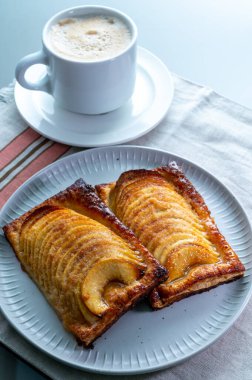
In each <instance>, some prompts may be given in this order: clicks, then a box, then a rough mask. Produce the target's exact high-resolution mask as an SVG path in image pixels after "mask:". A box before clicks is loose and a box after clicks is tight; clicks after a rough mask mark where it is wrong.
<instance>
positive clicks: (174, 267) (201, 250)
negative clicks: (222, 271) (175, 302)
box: [166, 244, 219, 282]
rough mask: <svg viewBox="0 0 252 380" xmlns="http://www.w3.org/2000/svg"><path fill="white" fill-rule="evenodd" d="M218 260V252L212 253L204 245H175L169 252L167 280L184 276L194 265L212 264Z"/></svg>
mask: <svg viewBox="0 0 252 380" xmlns="http://www.w3.org/2000/svg"><path fill="white" fill-rule="evenodd" d="M218 260H219V257H218V254H217V253H216V254H214V252H213V251H210V250H209V249H207V248H206V247H203V246H200V245H197V244H185V245H183V246H182V247H181V246H180V247H177V248H175V249H174V250H173V252H171V253H170V255H169V257H168V260H167V264H166V267H167V268H168V270H169V279H168V281H169V282H170V281H174V280H176V279H177V278H180V277H182V276H184V274H185V273H186V272H187V271H188V270H190V268H191V267H192V266H194V265H201V264H214V263H217V262H218Z"/></svg>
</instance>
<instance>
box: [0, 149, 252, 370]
mask: <svg viewBox="0 0 252 380" xmlns="http://www.w3.org/2000/svg"><path fill="white" fill-rule="evenodd" d="M172 160H176V161H177V162H178V164H179V165H182V167H183V169H184V171H185V173H186V175H187V176H188V177H189V178H190V180H191V181H192V182H193V184H194V185H195V186H196V188H197V189H198V190H199V191H200V193H201V194H202V195H203V197H204V198H205V201H206V203H207V205H208V206H209V208H210V210H211V211H212V214H213V216H214V217H215V219H216V222H217V224H218V226H219V228H220V230H221V232H222V233H223V234H224V235H225V236H226V238H227V240H228V241H229V243H230V244H231V245H232V247H233V248H234V249H235V251H236V252H237V253H238V255H239V256H240V258H241V260H242V262H243V263H244V264H245V266H246V269H247V270H246V274H245V277H244V278H242V279H240V280H238V281H236V282H233V283H230V284H227V285H223V286H220V287H218V288H216V289H213V290H211V291H209V292H206V293H202V294H199V295H196V296H193V297H190V298H188V299H185V300H183V301H180V302H178V303H176V304H174V305H172V306H171V307H168V308H166V309H163V310H160V311H156V312H153V311H151V309H150V308H149V307H148V305H147V303H144V302H142V303H140V304H139V305H138V306H137V307H136V308H135V309H134V310H132V311H130V312H128V313H126V314H125V315H124V316H123V317H122V318H121V319H120V320H119V321H118V322H117V323H116V324H115V325H114V326H112V327H111V328H110V329H109V331H107V332H106V333H105V334H104V335H103V336H102V337H100V338H99V339H98V340H97V341H96V343H95V345H94V349H89V350H86V349H83V348H81V347H80V346H78V344H77V343H76V341H75V339H74V337H73V336H72V335H71V334H68V333H67V332H66V331H65V330H64V329H63V327H62V325H61V323H60V321H59V320H58V318H57V316H56V315H55V313H54V311H53V309H52V308H51V307H50V306H49V305H48V303H47V302H46V300H45V299H44V297H43V296H42V294H41V293H40V291H39V290H38V288H37V287H36V285H35V284H34V283H33V282H32V281H31V279H30V278H29V277H28V276H27V275H26V274H25V273H24V272H23V271H22V270H21V268H20V265H19V263H18V261H17V259H16V258H15V255H14V254H13V251H12V249H11V248H10V246H9V245H8V243H7V242H6V240H5V238H4V237H3V235H0V251H1V255H0V301H1V306H2V310H3V312H4V314H5V316H6V318H7V319H8V320H9V322H10V323H11V324H12V325H13V326H14V327H15V328H16V329H17V330H18V331H19V332H20V334H22V335H23V336H24V337H25V338H27V339H28V340H29V341H30V342H31V343H33V344H34V345H35V346H36V347H38V348H40V349H41V350H43V351H44V352H46V353H47V354H49V355H51V356H53V357H54V358H55V359H58V360H60V361H62V362H64V363H66V364H68V365H72V366H74V367H78V368H81V369H83V370H88V371H93V372H101V373H111V374H112V373H113V374H115V373H119V374H133V373H142V372H148V371H155V370H158V369H161V368H165V367H169V366H172V365H175V364H177V363H179V362H181V361H183V360H185V359H187V358H189V357H190V356H192V355H194V354H196V353H197V352H199V351H201V350H203V349H204V348H206V347H207V346H208V345H210V344H211V343H213V342H214V341H215V340H216V339H217V338H219V337H220V336H221V335H222V334H223V333H224V332H225V331H226V330H227V329H228V328H229V327H230V326H231V325H232V324H233V323H234V321H235V320H236V319H237V317H238V316H239V315H240V313H241V312H242V310H243V309H244V307H245V305H246V303H247V301H248V299H249V296H250V294H251V257H250V254H251V247H252V238H251V228H250V225H249V223H248V220H247V217H246V215H245V213H244V211H243V210H242V208H241V206H240V205H239V203H238V202H237V200H236V199H235V198H234V196H233V195H232V194H231V193H230V192H229V191H228V190H227V189H226V188H225V187H224V186H223V185H222V184H221V183H220V182H219V181H218V180H217V179H216V178H214V177H213V176H212V175H211V174H209V173H208V172H206V171H205V170H203V169H201V168H200V167H199V166H197V165H195V164H193V163H191V162H188V161H186V160H184V159H183V158H180V157H176V156H174V155H172V154H169V153H167V152H163V151H158V150H154V149H149V148H142V147H134V146H118V147H110V148H99V149H92V150H87V151H83V152H80V153H77V154H74V155H72V156H68V157H65V158H63V159H61V160H59V161H57V162H55V163H54V164H52V165H50V166H48V167H47V168H45V169H43V170H42V171H40V172H39V173H38V174H36V175H34V176H33V177H32V178H31V179H30V180H29V181H27V182H26V183H25V184H24V185H23V186H21V187H20V188H19V189H18V190H17V191H16V192H15V194H14V195H13V196H12V197H11V198H10V199H9V201H8V202H7V204H6V205H5V207H4V208H3V209H2V212H1V215H0V224H1V225H4V224H5V223H7V222H10V221H11V220H12V219H14V218H16V217H18V216H19V215H21V214H22V213H24V212H25V211H27V210H28V209H30V208H31V207H33V206H35V205H36V204H38V203H40V202H41V201H43V200H44V199H46V198H48V197H50V196H51V195H53V194H55V193H57V192H58V191H59V190H62V189H64V188H65V187H67V186H68V185H70V184H71V183H72V182H74V181H75V180H76V179H77V178H79V177H83V178H84V179H85V180H86V182H88V183H91V184H97V183H101V182H106V181H112V180H115V179H116V178H117V177H118V176H119V174H120V173H121V172H123V171H125V170H129V169H132V168H152V167H155V166H159V165H165V164H168V163H169V162H170V161H172Z"/></svg>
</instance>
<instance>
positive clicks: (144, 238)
mask: <svg viewBox="0 0 252 380" xmlns="http://www.w3.org/2000/svg"><path fill="white" fill-rule="evenodd" d="M96 190H97V192H98V194H99V196H100V197H101V199H102V200H103V201H104V202H105V203H106V204H107V205H108V206H109V207H110V208H111V210H112V211H113V212H114V213H115V215H116V216H117V217H118V218H119V219H120V220H121V221H122V222H123V223H124V224H125V225H126V226H127V227H129V228H130V229H132V231H133V232H134V233H135V235H136V236H137V237H138V238H139V240H140V241H141V243H142V244H143V245H144V246H145V247H146V248H147V249H148V250H149V251H150V252H151V253H152V254H153V255H154V257H155V258H156V259H157V260H158V261H159V262H160V263H161V264H162V265H164V266H165V267H166V269H167V270H168V273H169V277H168V279H167V280H166V281H165V282H164V283H163V284H161V285H158V286H157V287H156V288H155V289H154V290H153V291H152V293H151V295H150V300H151V304H152V306H153V308H155V309H158V308H162V307H164V306H167V305H170V304H172V303H173V302H175V301H178V300H180V299H182V298H184V297H188V296H190V295H192V294H194V293H198V292H202V291H206V290H209V289H210V288H212V287H215V286H217V285H219V284H222V283H226V282H229V281H232V280H234V279H237V278H239V277H241V276H242V275H243V273H244V270H245V268H244V266H243V264H242V263H241V261H240V260H239V258H238V256H237V255H236V253H235V252H234V251H233V249H232V248H231V247H230V245H229V244H228V243H227V241H226V239H225V238H224V236H223V235H222V234H221V233H220V231H219V230H218V228H217V226H216V224H215V221H214V219H213V218H212V217H211V214H210V211H209V210H208V207H207V205H206V204H205V202H204V199H203V198H202V196H201V195H200V194H199V193H198V192H197V191H196V189H195V188H194V186H193V185H192V183H191V182H190V181H189V180H188V179H187V178H186V176H185V175H184V173H183V172H182V170H181V169H180V168H179V167H178V165H177V164H176V162H172V163H171V164H169V165H168V166H165V167H159V168H156V169H153V170H144V169H141V170H131V171H128V172H125V173H123V174H122V175H121V176H120V178H119V179H118V180H117V182H116V183H110V184H104V185H98V186H96Z"/></svg>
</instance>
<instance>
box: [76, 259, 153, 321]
mask: <svg viewBox="0 0 252 380" xmlns="http://www.w3.org/2000/svg"><path fill="white" fill-rule="evenodd" d="M145 268H146V266H145V265H144V264H141V263H139V264H136V262H135V261H130V260H124V259H122V258H115V257H109V258H106V259H102V260H99V261H98V262H97V263H96V264H95V265H94V266H93V267H92V268H91V269H90V271H89V272H88V274H87V276H86V278H85V280H84V282H83V284H82V292H81V294H82V300H83V301H84V303H85V305H86V306H87V308H88V309H89V310H90V311H91V312H92V313H93V314H95V315H97V316H102V314H104V312H105V311H106V310H108V309H109V305H108V304H107V303H106V301H105V300H104V298H103V292H104V289H105V287H106V285H107V284H108V283H109V282H111V281H119V282H121V283H123V284H126V285H130V284H132V283H133V282H134V281H136V280H138V279H139V278H140V277H141V276H142V275H143V271H144V270H145Z"/></svg>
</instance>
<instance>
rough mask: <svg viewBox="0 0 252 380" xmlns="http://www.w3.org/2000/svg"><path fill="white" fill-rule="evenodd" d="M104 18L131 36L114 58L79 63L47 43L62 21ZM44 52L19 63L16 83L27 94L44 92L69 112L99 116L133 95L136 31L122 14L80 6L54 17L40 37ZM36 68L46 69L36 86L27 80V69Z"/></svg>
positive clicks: (106, 9)
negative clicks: (116, 20)
mask: <svg viewBox="0 0 252 380" xmlns="http://www.w3.org/2000/svg"><path fill="white" fill-rule="evenodd" d="M87 15H103V16H105V17H117V18H119V19H120V20H121V21H123V23H125V25H126V26H127V27H128V29H129V31H130V34H131V41H130V43H129V45H128V46H127V47H126V48H125V49H124V50H122V51H121V52H120V53H119V54H118V55H116V56H115V57H112V58H109V59H104V60H98V61H91V62H89V61H78V60H74V59H71V57H70V58H68V57H65V56H62V55H61V54H59V53H58V52H56V51H55V50H54V49H53V48H52V46H51V44H50V41H49V37H48V36H49V31H50V30H51V27H52V26H53V25H54V24H56V23H57V22H58V21H60V20H61V19H65V18H74V17H83V16H87ZM42 43H43V49H42V50H41V51H39V52H36V53H33V54H30V55H28V56H26V57H24V58H23V59H21V61H20V62H19V63H18V65H17V67H16V73H15V74H16V79H17V81H18V83H19V84H20V85H21V86H22V87H24V88H27V89H29V90H37V91H45V92H47V93H49V94H51V95H52V96H53V97H54V99H55V102H56V103H57V104H58V105H59V106H61V107H63V108H66V109H67V110H69V111H72V112H78V113H84V114H100V113H106V112H110V111H113V110H115V109H117V108H119V107H121V106H122V105H123V104H124V103H125V102H127V100H129V99H130V97H131V96H132V94H133V91H134V86H135V77H136V44H137V28H136V25H135V23H134V22H133V21H132V20H131V19H130V18H129V17H128V16H127V15H125V14H124V13H122V12H120V11H118V10H115V9H112V8H108V7H103V6H80V7H74V8H71V9H67V10H64V11H62V12H59V13H57V14H56V15H55V16H53V17H52V18H51V19H50V20H49V21H48V22H47V23H46V25H45V27H44V29H43V33H42ZM36 64H44V65H46V66H47V72H46V73H45V75H44V77H43V78H41V79H39V80H38V81H37V82H36V83H34V82H30V81H29V80H28V79H27V78H26V75H25V74H26V71H27V69H28V68H29V67H30V66H32V65H36Z"/></svg>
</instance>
